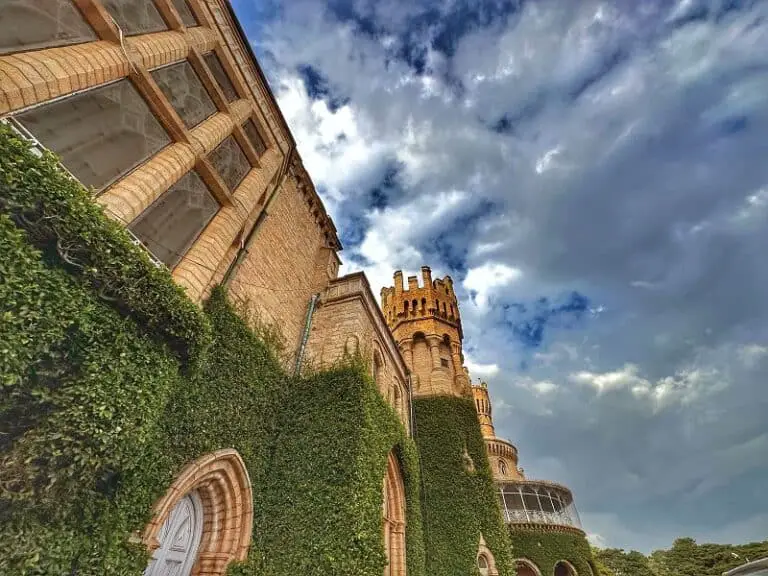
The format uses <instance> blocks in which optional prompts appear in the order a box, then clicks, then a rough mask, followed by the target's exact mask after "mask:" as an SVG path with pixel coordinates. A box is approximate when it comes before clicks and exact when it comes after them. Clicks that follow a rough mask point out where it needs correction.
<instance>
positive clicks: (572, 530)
mask: <svg viewBox="0 0 768 576" xmlns="http://www.w3.org/2000/svg"><path fill="white" fill-rule="evenodd" d="M509 528H510V530H530V531H532V532H560V533H566V534H575V535H577V536H582V537H586V533H585V532H584V531H583V530H581V529H579V528H576V527H575V526H566V525H565V524H536V523H535V522H510V523H509Z"/></svg>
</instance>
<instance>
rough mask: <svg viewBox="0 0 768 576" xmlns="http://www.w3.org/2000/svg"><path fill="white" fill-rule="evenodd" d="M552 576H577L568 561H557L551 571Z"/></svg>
mask: <svg viewBox="0 0 768 576" xmlns="http://www.w3.org/2000/svg"><path fill="white" fill-rule="evenodd" d="M552 573H553V574H554V576H579V573H578V572H577V571H576V568H575V567H574V566H573V564H571V563H570V562H568V560H558V561H557V562H555V567H554V569H553V571H552Z"/></svg>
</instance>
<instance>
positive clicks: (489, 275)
mask: <svg viewBox="0 0 768 576" xmlns="http://www.w3.org/2000/svg"><path fill="white" fill-rule="evenodd" d="M522 276H523V273H522V271H521V270H520V269H518V268H513V267H512V266H508V265H506V264H501V263H493V262H486V263H485V264H482V265H481V266H476V267H474V268H470V269H469V270H468V271H467V275H466V276H465V278H464V288H465V289H466V290H468V291H469V292H470V294H473V296H472V299H473V301H474V303H475V304H476V305H477V307H478V308H479V309H480V310H481V311H485V310H486V309H487V307H488V302H489V299H490V298H491V297H492V295H493V294H494V292H495V291H496V290H497V289H498V288H502V287H505V286H509V285H510V284H512V283H513V282H515V281H517V280H519V279H520V278H521V277H522Z"/></svg>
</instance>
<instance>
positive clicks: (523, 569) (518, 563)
mask: <svg viewBox="0 0 768 576" xmlns="http://www.w3.org/2000/svg"><path fill="white" fill-rule="evenodd" d="M513 564H514V566H515V573H516V574H517V576H541V570H539V567H538V566H537V565H536V563H535V562H534V561H533V560H529V559H528V558H515V559H514V560H513Z"/></svg>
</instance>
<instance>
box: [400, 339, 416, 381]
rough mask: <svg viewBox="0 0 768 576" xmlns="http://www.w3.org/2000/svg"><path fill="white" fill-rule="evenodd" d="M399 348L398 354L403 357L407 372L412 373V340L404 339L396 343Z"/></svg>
mask: <svg viewBox="0 0 768 576" xmlns="http://www.w3.org/2000/svg"><path fill="white" fill-rule="evenodd" d="M398 346H399V347H400V353H401V354H402V355H403V360H404V361H405V365H406V366H407V367H408V370H410V371H411V373H413V338H404V339H403V340H400V342H398Z"/></svg>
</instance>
